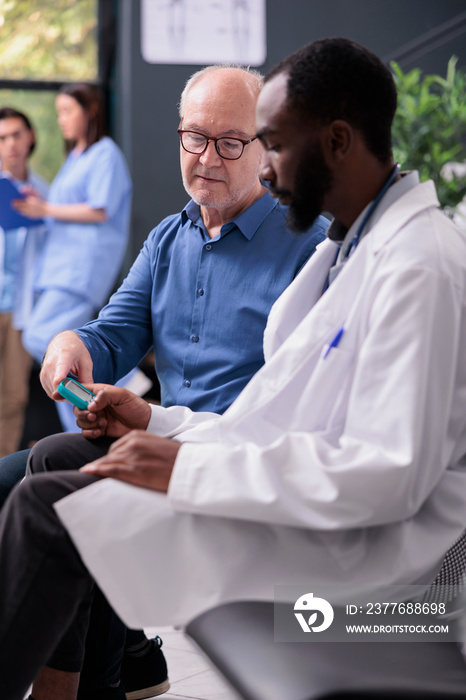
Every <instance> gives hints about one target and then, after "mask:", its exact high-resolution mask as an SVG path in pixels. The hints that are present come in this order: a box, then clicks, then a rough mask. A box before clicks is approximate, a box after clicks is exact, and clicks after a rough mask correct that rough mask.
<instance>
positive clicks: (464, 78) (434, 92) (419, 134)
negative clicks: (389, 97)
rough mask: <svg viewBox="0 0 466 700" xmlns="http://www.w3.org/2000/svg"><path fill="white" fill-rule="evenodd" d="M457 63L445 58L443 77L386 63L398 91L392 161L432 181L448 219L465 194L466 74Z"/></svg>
mask: <svg viewBox="0 0 466 700" xmlns="http://www.w3.org/2000/svg"><path fill="white" fill-rule="evenodd" d="M457 62H458V59H457V57H456V56H452V57H451V58H450V60H449V62H448V68H447V75H446V78H442V77H441V76H440V75H425V76H422V71H421V70H420V69H419V68H414V69H413V70H411V71H409V72H407V73H404V72H403V71H402V70H401V68H400V66H399V65H398V64H397V63H396V62H395V61H392V62H391V64H390V65H391V68H392V71H393V75H394V79H395V83H396V86H397V90H398V109H397V113H396V116H395V120H394V125H393V137H394V156H395V160H397V161H399V162H400V163H401V166H402V168H403V169H405V170H411V169H415V170H418V171H419V174H420V178H421V180H427V179H432V180H433V181H434V182H435V185H436V187H437V192H438V197H439V201H440V205H441V207H442V208H443V209H444V210H445V212H446V213H447V214H448V215H449V216H452V217H453V216H455V214H457V213H458V212H459V211H460V210H461V206H463V207H464V204H463V205H461V204H460V203H461V201H462V200H463V198H464V197H466V72H465V71H464V70H458V69H457V67H456V64H457ZM458 205H460V208H459V209H458ZM465 210H466V207H465ZM465 223H466V219H465Z"/></svg>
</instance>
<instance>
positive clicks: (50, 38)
mask: <svg viewBox="0 0 466 700" xmlns="http://www.w3.org/2000/svg"><path fill="white" fill-rule="evenodd" d="M98 1H99V0H53V2H50V0H0V32H1V56H0V106H2V107H3V106H11V107H15V108H16V109H19V110H21V111H22V112H25V113H26V114H27V115H28V116H29V118H30V119H31V122H32V123H33V125H34V127H35V130H36V135H37V149H36V151H35V153H34V155H33V157H32V158H31V167H32V168H33V169H34V170H35V171H36V172H37V173H39V174H40V175H42V176H43V177H44V178H45V179H46V180H48V181H49V182H50V181H51V180H52V179H53V178H54V176H55V175H56V173H57V171H58V169H59V167H60V165H61V163H62V162H63V158H64V150H63V139H62V136H61V132H60V130H59V128H58V125H57V118H56V113H55V96H56V91H57V90H58V88H59V87H60V85H61V84H62V83H64V82H77V81H85V82H97V81H98V79H99V66H98V40H97V30H98Z"/></svg>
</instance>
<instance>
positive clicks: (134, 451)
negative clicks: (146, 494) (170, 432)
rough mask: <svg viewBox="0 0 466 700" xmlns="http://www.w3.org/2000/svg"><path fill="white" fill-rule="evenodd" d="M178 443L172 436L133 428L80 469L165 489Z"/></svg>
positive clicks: (89, 472)
mask: <svg viewBox="0 0 466 700" xmlns="http://www.w3.org/2000/svg"><path fill="white" fill-rule="evenodd" d="M180 447H181V445H180V444H179V443H178V442H174V441H173V440H168V439H166V438H161V437H159V436H158V435H153V434H151V433H147V432H145V431H141V430H133V431H132V432H130V433H128V434H127V435H125V436H124V437H122V438H121V439H120V440H117V442H115V443H113V445H112V446H111V447H110V449H109V451H108V453H107V454H106V455H105V456H104V457H101V458H100V459H97V460H96V461H95V462H91V463H90V464H86V466H85V467H83V468H82V470H81V471H83V472H86V473H87V474H92V475H94V476H102V477H112V478H113V479H120V480H121V481H126V482H128V483H129V484H134V485H135V486H144V487H145V488H148V489H152V490H154V491H163V492H167V491H168V485H169V483H170V477H171V474H172V471H173V465H174V464H175V459H176V456H177V454H178V450H179V449H180Z"/></svg>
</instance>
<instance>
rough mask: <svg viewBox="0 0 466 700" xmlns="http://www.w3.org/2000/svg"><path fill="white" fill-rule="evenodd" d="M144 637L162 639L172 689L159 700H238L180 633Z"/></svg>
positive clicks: (159, 629) (152, 631)
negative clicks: (158, 637)
mask: <svg viewBox="0 0 466 700" xmlns="http://www.w3.org/2000/svg"><path fill="white" fill-rule="evenodd" d="M146 633H147V635H148V637H155V635H157V634H158V635H159V636H160V637H161V638H162V639H163V653H164V654H165V658H166V660H167V664H168V677H169V680H170V686H171V687H170V690H169V691H168V693H164V694H163V695H159V696H158V697H159V698H160V700H241V699H240V697H239V696H238V695H237V694H236V693H235V692H234V691H233V690H232V689H231V688H230V687H229V686H228V685H227V683H226V681H225V680H224V679H223V678H222V677H221V676H220V674H219V673H218V671H216V670H215V669H214V668H213V667H212V666H211V665H210V664H209V662H208V661H207V660H206V657H205V656H204V655H203V654H201V652H200V651H199V650H198V649H196V648H195V646H194V645H193V644H192V643H191V642H190V641H189V640H188V639H187V637H185V636H184V634H183V632H180V631H179V630H175V629H173V627H157V629H146ZM28 694H29V693H28Z"/></svg>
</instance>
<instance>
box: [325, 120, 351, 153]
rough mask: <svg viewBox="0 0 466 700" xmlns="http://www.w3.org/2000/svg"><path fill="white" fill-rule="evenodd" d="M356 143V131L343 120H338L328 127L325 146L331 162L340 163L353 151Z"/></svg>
mask: <svg viewBox="0 0 466 700" xmlns="http://www.w3.org/2000/svg"><path fill="white" fill-rule="evenodd" d="M353 141H354V130H353V127H352V126H351V124H348V122H345V121H344V120H343V119H336V120H335V121H333V122H332V123H331V124H329V125H328V127H327V132H326V134H325V142H326V143H325V145H326V150H327V156H328V157H329V158H330V160H332V161H334V162H338V161H340V160H342V159H343V158H345V157H346V156H347V154H348V152H349V151H350V150H351V146H352V145H353Z"/></svg>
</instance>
